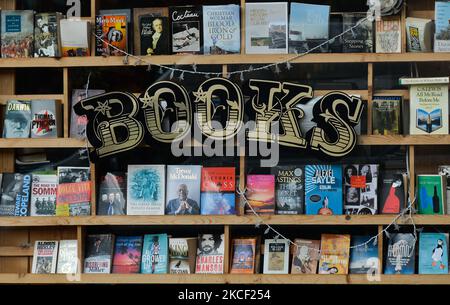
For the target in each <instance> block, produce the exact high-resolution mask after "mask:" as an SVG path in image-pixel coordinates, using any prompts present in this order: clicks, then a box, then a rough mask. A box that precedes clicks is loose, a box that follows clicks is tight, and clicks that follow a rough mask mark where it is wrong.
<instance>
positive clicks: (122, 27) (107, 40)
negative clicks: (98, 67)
mask: <svg viewBox="0 0 450 305" xmlns="http://www.w3.org/2000/svg"><path fill="white" fill-rule="evenodd" d="M95 23H96V24H95V27H96V29H95V33H96V34H97V36H100V37H101V39H100V38H98V37H97V38H96V48H95V55H96V56H101V55H103V54H107V55H111V56H123V55H125V53H126V52H128V28H127V16H126V15H100V16H96V18H95ZM102 40H103V41H102Z"/></svg>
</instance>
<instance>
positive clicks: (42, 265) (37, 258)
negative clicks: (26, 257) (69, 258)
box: [31, 240, 58, 274]
mask: <svg viewBox="0 0 450 305" xmlns="http://www.w3.org/2000/svg"><path fill="white" fill-rule="evenodd" d="M57 256H58V241H56V240H36V242H35V243H34V255H33V267H32V270H31V273H39V274H47V273H55V272H56V258H57Z"/></svg>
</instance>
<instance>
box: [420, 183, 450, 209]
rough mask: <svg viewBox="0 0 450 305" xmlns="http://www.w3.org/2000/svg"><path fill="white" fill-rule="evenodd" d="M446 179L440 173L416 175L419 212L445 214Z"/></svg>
mask: <svg viewBox="0 0 450 305" xmlns="http://www.w3.org/2000/svg"><path fill="white" fill-rule="evenodd" d="M446 187H447V179H446V178H445V177H443V176H441V175H417V206H418V208H419V214H428V215H433V214H440V215H443V214H446V208H447V202H446V199H447V194H446Z"/></svg>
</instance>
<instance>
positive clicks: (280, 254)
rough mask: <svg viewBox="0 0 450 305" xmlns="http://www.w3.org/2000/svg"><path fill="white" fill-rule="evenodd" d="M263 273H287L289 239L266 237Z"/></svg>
mask: <svg viewBox="0 0 450 305" xmlns="http://www.w3.org/2000/svg"><path fill="white" fill-rule="evenodd" d="M263 272H264V274H288V273H289V241H288V240H286V239H266V240H265V242H264V271H263Z"/></svg>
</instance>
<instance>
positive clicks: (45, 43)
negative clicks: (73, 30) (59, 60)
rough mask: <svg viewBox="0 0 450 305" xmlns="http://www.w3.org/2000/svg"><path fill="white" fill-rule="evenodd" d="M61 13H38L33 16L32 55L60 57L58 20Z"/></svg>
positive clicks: (61, 16) (60, 17)
mask: <svg viewBox="0 0 450 305" xmlns="http://www.w3.org/2000/svg"><path fill="white" fill-rule="evenodd" d="M62 18H63V15H62V14H61V13H40V14H36V15H35V17H34V57H61V40H60V28H59V22H60V20H61V19H62Z"/></svg>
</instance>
